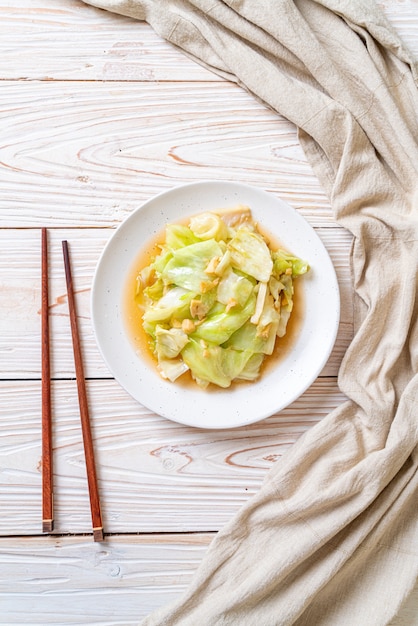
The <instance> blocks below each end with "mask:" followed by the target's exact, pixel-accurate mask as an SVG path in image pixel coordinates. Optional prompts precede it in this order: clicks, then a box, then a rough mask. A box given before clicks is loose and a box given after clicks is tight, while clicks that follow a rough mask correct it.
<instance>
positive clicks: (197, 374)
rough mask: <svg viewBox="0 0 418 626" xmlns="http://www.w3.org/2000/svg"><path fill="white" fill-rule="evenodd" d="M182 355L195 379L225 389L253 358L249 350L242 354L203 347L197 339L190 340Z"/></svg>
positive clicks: (206, 345)
mask: <svg viewBox="0 0 418 626" xmlns="http://www.w3.org/2000/svg"><path fill="white" fill-rule="evenodd" d="M181 354H182V357H183V360H184V362H185V363H186V365H187V366H188V367H189V368H190V371H191V372H192V376H193V377H194V378H196V379H198V380H200V381H205V382H207V383H213V384H215V385H217V386H218V387H223V388H226V387H229V386H230V385H231V382H232V381H233V380H234V379H235V378H237V376H239V375H240V373H241V372H242V371H243V370H244V368H245V366H246V364H247V362H248V360H249V359H250V358H251V356H252V353H251V352H250V351H249V350H246V351H242V352H241V351H238V350H233V349H232V348H221V346H217V345H214V344H205V345H202V343H201V342H199V341H196V340H195V339H190V341H189V342H188V344H187V345H186V346H185V348H183V350H182V353H181Z"/></svg>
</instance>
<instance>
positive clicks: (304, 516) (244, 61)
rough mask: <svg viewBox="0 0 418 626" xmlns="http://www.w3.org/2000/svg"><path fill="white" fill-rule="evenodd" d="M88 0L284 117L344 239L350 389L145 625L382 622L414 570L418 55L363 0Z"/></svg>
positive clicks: (417, 556)
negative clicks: (136, 23) (348, 254)
mask: <svg viewBox="0 0 418 626" xmlns="http://www.w3.org/2000/svg"><path fill="white" fill-rule="evenodd" d="M86 1H88V2H89V3H90V4H93V5H95V6H97V7H102V8H105V9H109V10H111V11H115V12H118V13H122V14H124V15H128V16H131V17H134V18H138V19H140V20H146V21H148V22H149V23H150V24H151V26H152V27H153V28H154V29H155V30H156V31H157V32H158V33H159V34H160V35H161V36H162V37H164V38H165V39H167V40H169V41H171V42H172V43H174V44H175V45H177V46H179V47H180V48H182V49H183V50H184V51H186V52H187V53H188V54H189V55H191V56H192V57H194V58H195V59H196V60H198V61H199V62H201V63H203V64H205V65H206V66H207V67H209V68H211V69H212V70H214V71H216V72H218V73H219V74H220V75H222V76H224V77H226V78H228V79H230V80H235V81H237V82H238V83H239V84H241V85H243V86H244V87H245V88H246V89H248V90H249V91H250V92H252V93H253V94H254V95H255V96H256V97H257V98H258V99H260V100H261V101H263V102H265V103H266V104H267V105H268V106H269V107H271V108H273V109H274V110H276V111H277V112H278V113H280V114H281V115H283V116H285V117H286V118H288V119H289V120H291V121H292V122H294V123H295V125H296V126H297V127H298V129H299V137H300V141H301V144H302V146H303V148H304V150H305V152H306V155H307V158H308V160H309V162H310V163H311V164H312V166H313V168H314V170H315V172H316V174H317V176H318V178H319V180H320V182H321V183H322V185H323V187H324V188H325V190H326V192H327V194H328V196H329V199H330V202H331V205H332V207H333V210H334V214H335V219H336V220H337V221H338V223H339V224H341V225H343V226H345V227H346V228H347V229H348V230H349V231H351V233H352V234H353V235H354V245H353V250H352V276H353V285H354V289H355V294H356V296H355V297H356V306H355V308H356V311H355V313H356V320H357V332H356V335H355V338H354V340H353V342H352V344H351V346H350V348H349V349H348V351H347V354H346V356H345V358H344V360H343V363H342V366H341V370H340V375H339V384H340V387H341V389H342V391H343V392H344V393H345V394H346V395H347V397H348V398H349V400H348V401H347V402H345V403H344V404H342V406H340V407H339V408H337V409H336V410H335V411H333V412H332V413H331V414H330V415H329V416H328V417H327V418H325V419H323V420H322V421H321V422H320V423H319V424H317V425H316V426H314V427H313V428H312V429H311V430H309V431H308V432H307V433H306V434H305V435H304V436H303V437H302V438H301V439H300V440H299V441H298V442H297V443H296V444H295V445H294V446H293V447H292V449H291V450H290V451H289V452H288V453H287V454H286V455H285V456H284V457H282V458H281V459H280V460H279V461H277V463H275V465H274V467H273V468H272V469H271V470H270V472H269V473H268V475H267V477H266V479H265V482H264V484H263V486H262V487H261V489H260V491H259V493H258V494H257V495H256V496H255V497H253V498H252V499H251V500H250V501H249V502H248V503H247V504H246V505H245V506H244V507H243V508H242V510H241V511H240V512H239V513H238V514H237V515H236V516H235V517H234V518H233V519H232V520H231V521H230V523H229V524H228V525H227V526H226V527H225V528H223V529H222V530H221V531H220V532H219V533H218V535H217V536H216V538H215V539H214V541H213V543H212V544H211V546H210V547H209V549H208V552H207V554H206V556H205V557H204V559H203V562H202V563H201V566H200V568H199V569H198V571H197V573H196V574H195V576H194V578H193V580H192V582H191V584H190V586H189V588H188V590H187V591H186V593H185V594H184V595H183V597H182V598H181V599H180V600H179V601H178V602H176V603H175V604H173V605H172V606H170V607H167V608H163V609H162V610H159V611H157V612H156V613H153V614H152V615H151V616H149V617H148V618H146V619H145V621H144V622H143V626H145V625H146V626H150V625H157V624H158V625H164V626H169V625H182V626H183V625H184V626H212V625H230V624H232V625H237V626H278V625H288V624H296V625H297V626H302V625H303V626H325V625H326V626H373V625H377V626H382V625H383V624H387V623H388V622H389V621H390V620H391V618H393V617H394V616H395V615H396V613H397V610H398V609H399V606H400V605H401V603H402V601H403V600H405V598H406V597H407V594H408V592H410V590H411V588H412V587H413V585H414V583H415V581H416V579H417V572H418V472H417V466H418V375H417V372H418V325H417V310H418V301H417V269H418V194H417V186H418V177H417V174H418V114H417V112H418V91H417V83H418V76H417V74H418V72H417V65H416V62H415V61H414V60H413V59H412V58H411V56H410V54H409V52H408V51H407V50H406V48H405V46H404V45H403V44H402V42H401V41H400V40H399V38H398V36H397V34H396V33H395V32H394V31H393V30H392V29H391V27H390V25H389V24H388V23H387V21H386V19H385V18H384V16H383V14H382V13H381V11H380V10H379V9H378V7H377V6H376V5H375V4H373V2H372V1H371V0H317V1H316V2H315V1H313V0H298V1H294V2H292V1H291V0H252V1H251V0H229V1H228V0H224V1H221V0H190V1H187V0H86ZM324 305H326V303H324ZM417 623H418V622H417Z"/></svg>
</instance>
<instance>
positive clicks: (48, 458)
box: [41, 228, 104, 541]
mask: <svg viewBox="0 0 418 626" xmlns="http://www.w3.org/2000/svg"><path fill="white" fill-rule="evenodd" d="M62 251H63V257H64V268H65V278H66V283H67V297H68V308H69V314H70V323H71V335H72V342H73V351H74V364H75V371H76V379H77V390H78V402H79V407H80V419H81V430H82V435H83V444H84V455H85V459H86V470H87V482H88V488H89V496H90V510H91V518H92V525H93V538H94V541H103V539H104V534H103V524H102V516H101V510H100V499H99V490H98V487H97V475H96V466H95V461H94V448H93V440H92V435H91V428H90V416H89V409H88V402H87V393H86V385H85V379H84V367H83V360H82V353H81V345H80V337H79V332H78V325H77V312H76V305H75V298H74V289H73V279H72V273H71V262H70V252H69V248H68V242H67V241H63V242H62ZM41 273H42V309H41V312H42V530H43V532H46V533H48V532H52V531H53V529H54V510H53V505H54V495H53V471H52V419H51V413H52V411H51V369H50V350H49V335H50V333H49V311H48V308H49V301H48V234H47V229H46V228H42V272H41Z"/></svg>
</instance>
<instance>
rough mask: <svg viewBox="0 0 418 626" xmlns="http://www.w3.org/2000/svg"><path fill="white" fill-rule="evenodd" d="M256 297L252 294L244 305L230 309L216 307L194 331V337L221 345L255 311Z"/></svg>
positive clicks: (221, 306)
mask: <svg viewBox="0 0 418 626" xmlns="http://www.w3.org/2000/svg"><path fill="white" fill-rule="evenodd" d="M255 300H256V297H255V295H254V294H252V295H251V296H250V297H249V298H248V301H247V303H246V304H245V306H244V307H233V308H232V309H230V310H229V311H228V310H227V308H226V307H225V306H223V305H219V306H218V307H216V308H215V307H214V308H213V309H212V311H213V312H212V311H211V312H210V313H209V315H208V316H207V318H206V320H205V321H203V322H202V323H201V324H200V325H199V326H198V327H197V329H196V331H195V332H194V333H193V337H196V338H197V339H203V340H204V341H209V342H210V343H213V344H217V345H221V344H222V343H225V341H227V340H228V339H229V337H230V336H231V335H232V333H234V332H235V331H236V330H238V328H240V327H241V326H242V325H243V324H245V322H246V321H247V320H249V319H250V317H251V315H252V314H253V312H254V307H255Z"/></svg>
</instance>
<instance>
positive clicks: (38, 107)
mask: <svg viewBox="0 0 418 626" xmlns="http://www.w3.org/2000/svg"><path fill="white" fill-rule="evenodd" d="M0 120H1V121H0V128H1V131H0V149H1V152H2V159H1V162H0V227H16V228H21V227H25V228H27V227H40V226H54V227H58V226H59V227H64V226H70V227H71V226H95V227H98V226H105V227H108V226H114V225H115V224H116V223H118V222H120V221H121V220H122V219H123V218H124V217H126V216H127V215H129V214H130V212H131V211H132V210H133V209H134V208H136V207H137V206H138V205H139V204H141V203H142V202H143V201H144V200H147V199H149V198H150V197H151V196H153V195H155V194H157V193H160V192H162V191H165V190H167V189H170V188H171V187H173V186H175V185H179V184H182V183H187V182H195V181H199V180H202V179H212V180H235V181H237V182H245V183H248V184H252V185H255V186H258V187H262V188H264V189H267V190H269V191H271V192H272V193H275V194H277V195H279V196H281V197H282V198H283V199H284V200H286V201H288V202H289V203H290V204H291V205H292V206H293V207H295V208H296V209H297V210H299V211H300V212H301V213H302V214H303V215H304V216H306V217H307V218H308V219H309V220H310V222H311V223H312V224H313V225H317V226H321V225H324V226H329V225H335V224H334V220H333V217H332V212H331V209H330V206H329V203H328V200H327V199H326V197H325V195H324V193H323V191H322V189H321V187H320V185H319V182H318V180H317V178H316V177H315V176H314V174H313V172H312V170H311V168H310V166H309V165H308V163H307V162H306V159H305V156H304V153H303V151H302V149H301V147H300V145H299V143H298V140H297V136H296V130H295V128H294V126H293V125H292V124H290V122H288V121H287V120H284V119H283V118H281V117H279V116H278V115H276V114H275V113H273V112H272V111H270V110H268V109H267V108H265V107H264V106H263V105H262V104H260V103H258V102H256V101H255V99H254V98H252V96H250V95H249V94H248V93H246V92H245V91H244V90H242V89H241V88H239V87H238V86H236V85H234V84H231V83H163V84H161V83H157V84H155V83H126V82H125V83H111V84H108V83H98V82H97V83H89V82H64V83H61V82H59V81H52V82H36V81H33V82H19V81H5V82H3V84H2V100H1V103H0Z"/></svg>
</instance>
